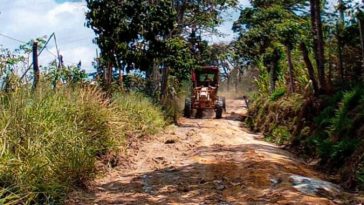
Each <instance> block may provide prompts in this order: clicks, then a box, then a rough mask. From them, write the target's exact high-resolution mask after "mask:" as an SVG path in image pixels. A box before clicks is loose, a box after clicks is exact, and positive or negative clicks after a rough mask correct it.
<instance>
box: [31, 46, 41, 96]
mask: <svg viewBox="0 0 364 205" xmlns="http://www.w3.org/2000/svg"><path fill="white" fill-rule="evenodd" d="M33 72H34V81H33V89H36V88H37V86H38V83H39V78H40V72H39V66H38V42H36V41H34V42H33Z"/></svg>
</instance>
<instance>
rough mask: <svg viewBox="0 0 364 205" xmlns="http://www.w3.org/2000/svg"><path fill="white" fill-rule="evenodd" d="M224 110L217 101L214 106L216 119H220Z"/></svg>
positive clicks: (220, 102) (221, 104)
mask: <svg viewBox="0 0 364 205" xmlns="http://www.w3.org/2000/svg"><path fill="white" fill-rule="evenodd" d="M223 110H224V107H223V102H222V100H219V101H218V102H217V104H216V119H221V118H222V112H223Z"/></svg>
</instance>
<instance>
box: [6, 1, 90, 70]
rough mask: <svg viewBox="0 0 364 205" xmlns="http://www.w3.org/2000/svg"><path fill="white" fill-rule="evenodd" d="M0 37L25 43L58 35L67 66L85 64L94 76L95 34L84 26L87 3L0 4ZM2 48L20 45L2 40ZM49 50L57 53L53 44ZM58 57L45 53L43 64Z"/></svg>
mask: <svg viewBox="0 0 364 205" xmlns="http://www.w3.org/2000/svg"><path fill="white" fill-rule="evenodd" d="M0 12H1V14H0V25H1V26H0V33H3V34H6V35H9V36H11V37H14V38H16V39H19V40H22V41H26V42H27V41H29V40H31V39H34V38H37V37H40V36H44V35H47V36H49V35H50V34H52V33H53V32H55V34H56V36H57V40H58V45H59V48H60V50H61V54H62V55H63V56H64V61H65V63H66V64H76V63H78V62H79V61H80V60H81V61H82V65H83V66H82V67H83V69H86V70H87V71H88V72H92V71H93V68H92V64H91V63H92V61H93V59H94V57H95V55H96V51H95V50H96V48H97V46H96V45H94V44H93V43H92V39H93V38H94V36H95V35H94V32H93V31H92V30H91V29H89V28H86V27H85V26H84V23H85V12H86V7H85V3H84V2H83V1H82V2H74V1H73V2H66V3H56V1H55V0H0ZM0 44H2V45H4V47H8V48H11V49H14V48H17V47H18V46H19V45H20V43H19V42H16V41H13V40H10V39H6V38H4V37H3V36H0ZM48 49H49V50H50V51H51V52H52V53H54V54H55V53H56V49H55V44H54V42H53V41H52V42H51V43H50V44H49V46H48ZM54 58H55V57H54V56H53V55H52V54H50V53H49V52H47V51H45V52H44V53H42V55H41V57H40V63H41V64H43V65H46V64H48V62H50V61H51V60H53V59H54Z"/></svg>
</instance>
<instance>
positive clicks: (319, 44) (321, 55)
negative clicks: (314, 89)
mask: <svg viewBox="0 0 364 205" xmlns="http://www.w3.org/2000/svg"><path fill="white" fill-rule="evenodd" d="M310 11H311V24H312V34H313V44H314V48H313V50H314V53H315V59H316V64H317V71H318V79H319V82H320V91H321V92H325V90H326V78H325V51H324V38H323V32H322V22H321V1H320V0H310Z"/></svg>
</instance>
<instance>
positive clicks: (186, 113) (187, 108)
mask: <svg viewBox="0 0 364 205" xmlns="http://www.w3.org/2000/svg"><path fill="white" fill-rule="evenodd" d="M191 115H192V102H191V99H190V98H186V100H185V109H184V111H183V116H184V117H187V118H191Z"/></svg>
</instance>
